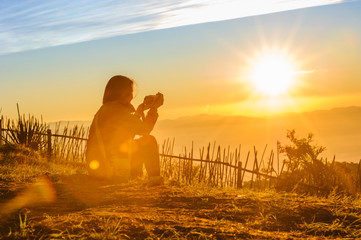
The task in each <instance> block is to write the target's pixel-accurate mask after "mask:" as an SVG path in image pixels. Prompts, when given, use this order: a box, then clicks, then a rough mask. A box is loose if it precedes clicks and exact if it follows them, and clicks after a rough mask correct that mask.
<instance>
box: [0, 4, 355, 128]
mask: <svg viewBox="0 0 361 240" xmlns="http://www.w3.org/2000/svg"><path fill="white" fill-rule="evenodd" d="M239 2H240V1H232V0H228V1H224V0H223V1H200V0H191V1H164V2H163V1H146V2H145V1H111V0H106V1H64V0H63V1H16V2H15V3H14V1H4V0H0V84H1V85H0V86H1V87H0V109H1V110H0V111H1V112H0V113H1V114H3V115H5V116H8V117H10V118H13V117H16V103H18V104H19V106H20V111H21V112H22V113H26V114H28V113H30V114H33V115H35V116H42V117H43V119H44V120H45V121H48V122H49V121H59V120H91V118H92V117H93V115H94V114H95V112H96V111H97V109H98V108H99V107H100V105H101V99H102V94H103V91H104V87H105V84H106V82H107V81H108V80H109V78H110V77H112V76H113V75H116V74H122V75H126V76H129V77H131V78H132V79H134V80H135V82H136V83H137V89H136V93H135V95H136V96H135V99H134V104H135V105H137V104H139V103H140V102H141V101H142V99H143V97H144V96H145V95H149V94H155V93H157V92H162V93H163V94H164V96H165V104H164V106H162V108H161V109H160V116H161V119H166V118H177V117H181V116H188V115H197V114H204V113H206V114H222V115H246V116H264V115H267V114H277V113H282V112H297V111H311V110H316V109H325V108H333V107H343V106H352V105H361V99H360V98H359V94H360V92H361V81H360V80H361V79H360V78H361V68H360V62H361V54H360V53H361V18H360V17H359V14H360V12H361V3H360V1H331V0H330V1H327V0H322V1H321V0H318V1H316V0H315V1H297V0H291V1H280V0H278V1H276V0H272V1H251V0H250V1H242V3H239ZM270 53H272V54H273V55H276V56H285V59H287V61H288V63H289V64H290V65H291V66H292V69H293V70H292V78H293V80H292V83H291V84H290V87H289V88H287V89H286V91H285V92H283V93H281V94H277V95H272V96H270V95H268V94H265V93H264V92H261V91H260V89H257V88H256V87H255V86H254V84H253V82H252V79H253V78H252V76H253V75H252V74H253V73H254V72H253V73H252V71H253V70H254V69H257V66H259V65H260V62H261V60H260V59H262V57H264V56H268V55H270ZM271 68H272V67H271ZM265 72H266V73H267V71H265ZM277 76H280V75H277ZM268 80H269V83H270V85H269V87H267V88H272V86H274V85H276V84H278V83H276V82H273V79H272V78H269V79H268ZM271 80H272V81H271ZM275 81H276V79H275Z"/></svg>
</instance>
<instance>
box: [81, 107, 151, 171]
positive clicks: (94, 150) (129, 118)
mask: <svg viewBox="0 0 361 240" xmlns="http://www.w3.org/2000/svg"><path fill="white" fill-rule="evenodd" d="M134 112H135V109H134V107H133V105H131V104H123V103H119V102H110V103H106V104H103V105H102V106H101V107H100V109H99V110H98V112H97V113H96V114H95V116H94V119H93V121H92V124H91V126H90V132H89V137H88V142H87V151H86V158H87V163H88V164H89V163H90V162H91V161H93V160H96V161H98V162H99V163H100V165H102V163H103V162H104V161H109V160H112V159H123V158H128V156H129V151H130V149H129V141H131V140H133V139H134V137H135V135H147V134H149V133H150V132H151V131H152V129H153V127H154V124H155V123H156V121H157V119H158V113H157V110H156V109H150V110H149V111H148V112H147V114H146V116H145V117H144V119H142V118H141V117H140V116H137V115H135V114H134Z"/></svg>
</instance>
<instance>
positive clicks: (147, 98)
mask: <svg viewBox="0 0 361 240" xmlns="http://www.w3.org/2000/svg"><path fill="white" fill-rule="evenodd" d="M156 98H157V96H156V95H148V96H145V97H144V101H143V103H144V105H146V106H152V105H153V103H154V102H155V100H156Z"/></svg>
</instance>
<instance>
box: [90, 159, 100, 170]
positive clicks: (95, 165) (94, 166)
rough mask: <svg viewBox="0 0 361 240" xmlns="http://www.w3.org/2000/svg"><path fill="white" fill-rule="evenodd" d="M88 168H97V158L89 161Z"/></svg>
mask: <svg viewBox="0 0 361 240" xmlns="http://www.w3.org/2000/svg"><path fill="white" fill-rule="evenodd" d="M89 168H90V169H92V170H97V169H98V168H99V162H98V161H97V160H92V161H91V162H90V163H89Z"/></svg>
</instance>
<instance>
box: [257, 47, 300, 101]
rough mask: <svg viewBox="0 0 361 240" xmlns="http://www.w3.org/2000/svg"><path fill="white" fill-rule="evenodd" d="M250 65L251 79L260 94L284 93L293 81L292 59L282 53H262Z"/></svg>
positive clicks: (273, 94)
mask: <svg viewBox="0 0 361 240" xmlns="http://www.w3.org/2000/svg"><path fill="white" fill-rule="evenodd" d="M252 65H253V66H252V72H251V81H252V83H253V85H254V87H255V88H256V89H257V90H258V91H259V92H261V93H262V94H265V95H268V96H276V95H280V94H283V93H286V92H287V90H288V89H289V87H290V86H291V85H292V83H293V82H294V75H295V74H294V73H295V70H294V67H293V64H292V61H291V60H290V59H289V58H288V57H287V56H285V55H284V54H282V53H264V54H262V55H261V56H260V57H259V58H257V59H256V60H255V61H253V64H252Z"/></svg>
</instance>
